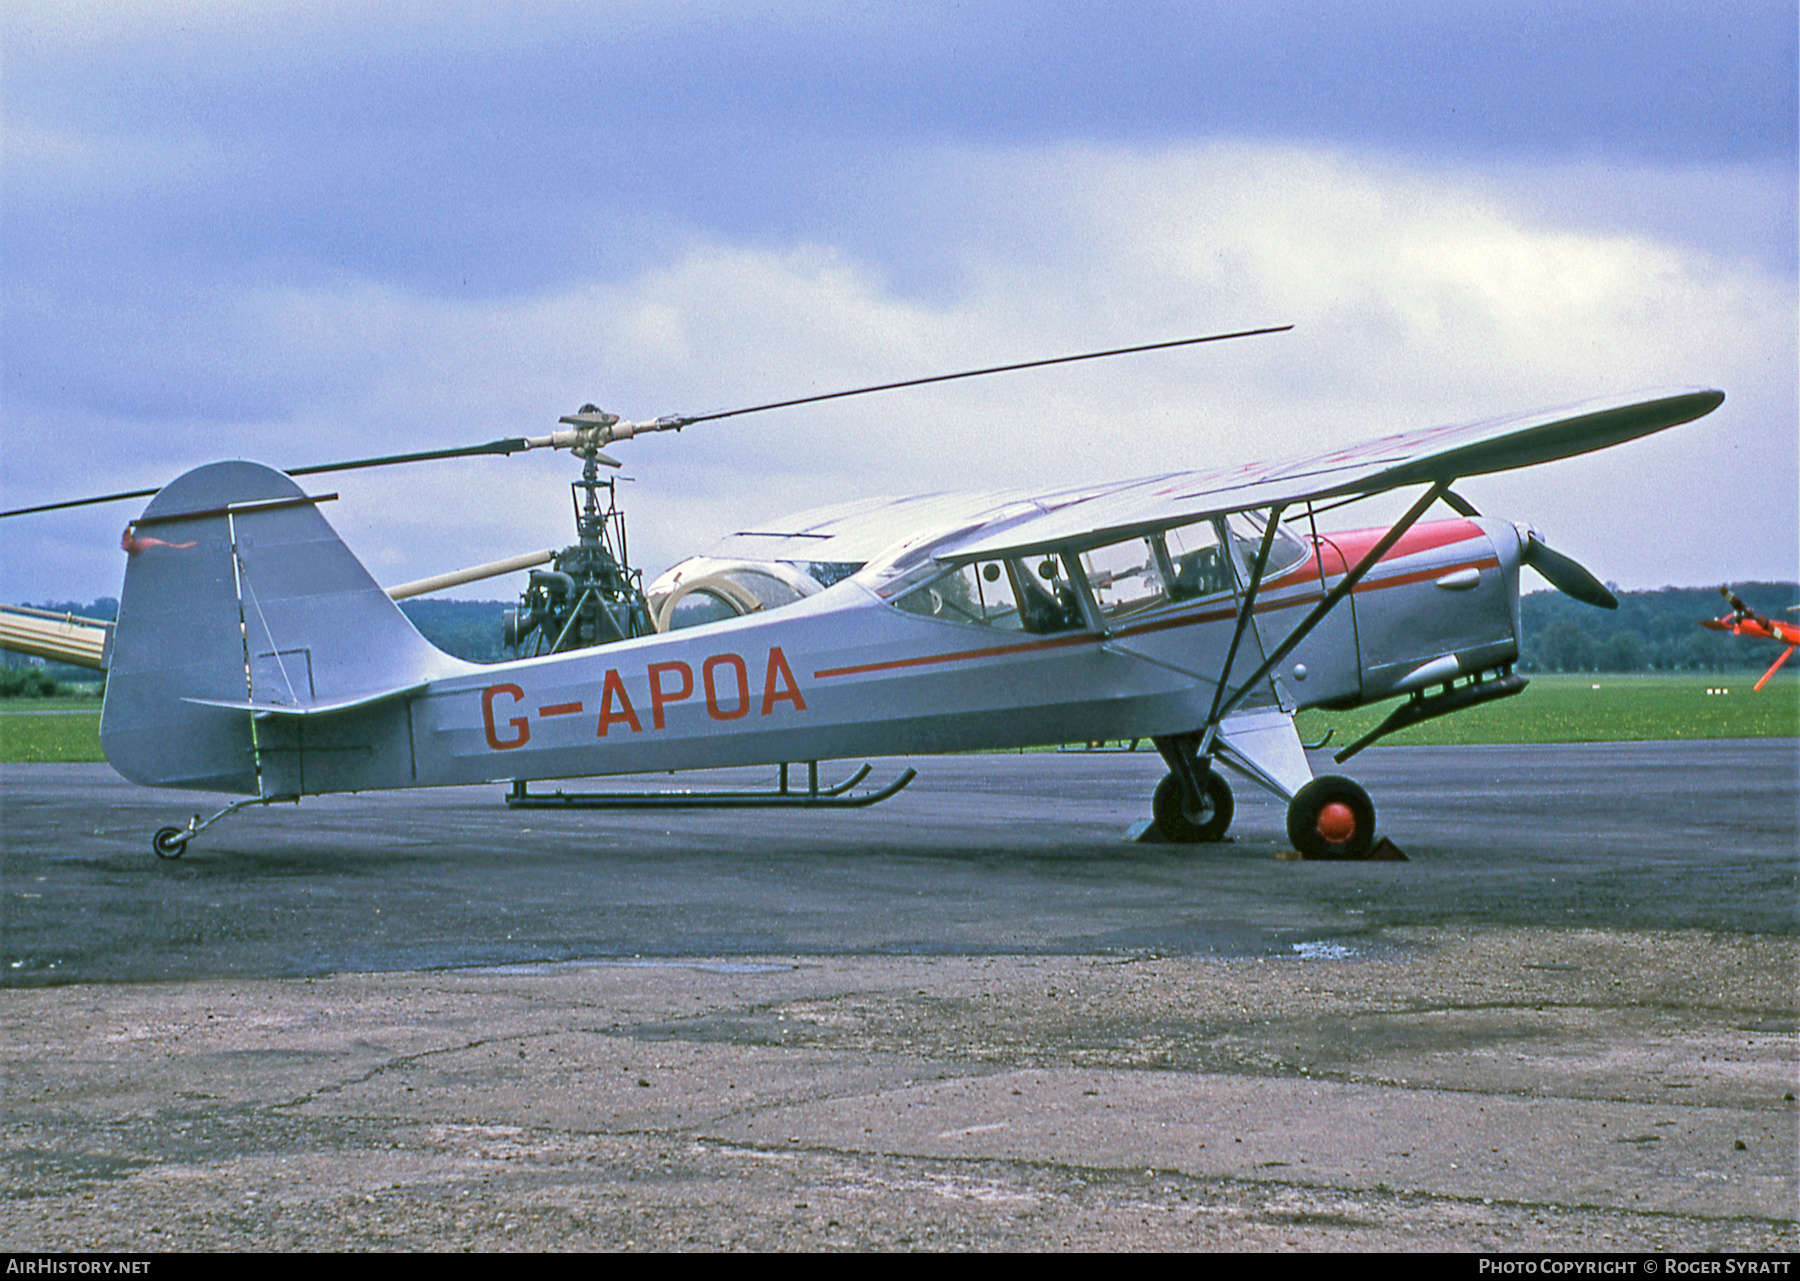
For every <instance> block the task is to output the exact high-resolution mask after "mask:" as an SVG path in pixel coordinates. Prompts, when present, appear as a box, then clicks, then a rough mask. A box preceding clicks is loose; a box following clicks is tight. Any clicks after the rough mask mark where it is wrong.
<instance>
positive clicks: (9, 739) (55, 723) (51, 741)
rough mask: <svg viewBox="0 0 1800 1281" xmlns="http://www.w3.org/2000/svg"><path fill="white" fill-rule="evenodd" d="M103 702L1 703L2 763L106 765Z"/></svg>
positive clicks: (43, 700) (12, 700)
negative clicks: (101, 735)
mask: <svg viewBox="0 0 1800 1281" xmlns="http://www.w3.org/2000/svg"><path fill="white" fill-rule="evenodd" d="M105 759H106V757H105V756H103V755H101V752H100V700H99V699H97V698H9V699H5V700H0V761H103V760H105Z"/></svg>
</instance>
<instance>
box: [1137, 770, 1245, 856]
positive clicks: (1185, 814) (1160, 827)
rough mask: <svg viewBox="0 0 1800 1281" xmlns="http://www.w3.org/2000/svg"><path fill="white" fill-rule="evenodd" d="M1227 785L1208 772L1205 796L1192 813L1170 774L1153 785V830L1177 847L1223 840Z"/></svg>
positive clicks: (1228, 814) (1228, 806) (1228, 819)
mask: <svg viewBox="0 0 1800 1281" xmlns="http://www.w3.org/2000/svg"><path fill="white" fill-rule="evenodd" d="M1231 808H1232V801H1231V785H1230V784H1228V783H1227V782H1226V781H1225V780H1224V779H1222V778H1220V777H1219V776H1218V775H1217V774H1216V773H1213V772H1211V771H1208V773H1207V776H1206V795H1205V796H1203V797H1202V798H1201V805H1200V810H1199V812H1198V813H1195V811H1194V809H1193V807H1192V806H1191V805H1189V804H1188V799H1187V789H1186V788H1185V787H1183V786H1182V785H1181V780H1180V779H1178V778H1176V777H1175V776H1174V775H1173V774H1170V775H1168V776H1167V777H1165V778H1164V779H1163V781H1162V782H1160V783H1158V784H1157V785H1156V795H1155V797H1154V798H1153V799H1152V800H1151V802H1150V812H1151V814H1153V815H1154V816H1155V817H1156V830H1157V831H1159V832H1161V833H1162V834H1163V836H1164V837H1166V838H1167V839H1169V840H1171V841H1174V842H1175V843H1176V844H1177V845H1193V844H1198V843H1200V842H1202V841H1217V840H1221V839H1223V837H1224V835H1225V829H1227V828H1228V827H1230V826H1231Z"/></svg>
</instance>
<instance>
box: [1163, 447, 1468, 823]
mask: <svg viewBox="0 0 1800 1281" xmlns="http://www.w3.org/2000/svg"><path fill="white" fill-rule="evenodd" d="M1452 483H1454V482H1453V480H1452V479H1451V478H1444V479H1441V480H1438V481H1435V482H1434V483H1433V484H1432V486H1431V488H1430V489H1429V490H1427V491H1426V492H1425V494H1424V496H1423V497H1421V498H1420V499H1419V501H1418V502H1416V503H1414V504H1413V505H1412V507H1411V508H1409V509H1408V510H1407V513H1406V514H1405V515H1404V516H1402V517H1401V518H1400V519H1399V520H1398V521H1396V522H1395V523H1394V525H1393V527H1392V528H1390V529H1389V530H1388V532H1387V533H1385V534H1383V535H1382V536H1381V538H1380V540H1379V541H1377V542H1376V544H1375V545H1374V546H1373V547H1371V548H1370V549H1369V551H1368V553H1367V554H1366V555H1364V556H1363V558H1362V559H1361V560H1359V561H1357V562H1356V565H1355V567H1354V568H1352V569H1351V570H1350V572H1349V573H1348V574H1345V575H1344V578H1343V581H1341V582H1340V583H1338V585H1337V586H1336V587H1333V588H1332V589H1331V590H1330V591H1328V592H1326V593H1325V596H1324V598H1323V599H1321V600H1320V601H1319V603H1318V604H1317V605H1315V606H1314V607H1313V608H1312V610H1311V612H1309V613H1308V614H1307V615H1306V617H1305V618H1303V619H1301V620H1300V622H1299V623H1297V624H1296V625H1295V626H1294V629H1293V630H1292V631H1291V632H1289V633H1288V634H1287V637H1286V638H1285V639H1284V640H1283V641H1282V642H1281V643H1280V644H1279V645H1277V646H1276V647H1275V648H1274V650H1273V651H1272V652H1270V654H1269V655H1268V657H1267V658H1265V659H1264V660H1263V663H1262V665H1261V666H1260V667H1258V668H1257V669H1256V671H1255V672H1253V673H1252V674H1251V675H1250V676H1249V677H1248V678H1247V679H1245V680H1244V682H1243V683H1242V684H1240V685H1238V686H1237V687H1236V688H1235V689H1234V690H1233V691H1232V692H1231V693H1230V694H1227V693H1226V692H1225V688H1226V685H1227V684H1228V683H1229V682H1230V680H1231V669H1232V666H1233V664H1234V663H1235V662H1236V661H1237V654H1238V648H1239V645H1240V644H1241V643H1242V641H1243V637H1244V632H1245V631H1246V629H1247V628H1248V627H1249V625H1250V621H1251V615H1252V612H1253V611H1254V610H1255V608H1256V595H1257V592H1258V591H1259V590H1260V589H1261V587H1262V579H1263V571H1264V569H1265V568H1266V567H1267V565H1268V561H1269V551H1270V549H1271V548H1272V547H1273V545H1274V542H1275V530H1276V528H1277V526H1278V525H1279V524H1280V521H1281V512H1282V507H1281V506H1280V505H1276V506H1273V507H1271V508H1269V519H1268V522H1267V523H1266V524H1265V525H1264V527H1263V538H1262V545H1261V546H1260V547H1258V548H1257V552H1256V563H1255V564H1254V565H1252V566H1251V569H1250V581H1249V583H1248V584H1247V585H1246V586H1245V589H1244V596H1243V601H1242V603H1240V604H1239V606H1238V618H1237V626H1236V629H1235V630H1234V631H1233V633H1232V636H1231V647H1230V649H1228V650H1227V651H1226V654H1225V662H1224V666H1223V667H1222V669H1221V670H1220V672H1219V681H1218V685H1217V687H1216V688H1215V689H1214V691H1213V703H1212V710H1211V711H1210V712H1209V713H1208V714H1207V717H1206V723H1205V724H1204V725H1203V726H1201V727H1200V729H1199V730H1198V731H1195V732H1192V733H1187V734H1173V735H1169V736H1167V737H1163V738H1157V739H1154V740H1152V741H1153V742H1155V744H1156V749H1157V751H1159V752H1160V753H1162V757H1163V759H1164V760H1165V761H1167V762H1168V765H1169V769H1170V771H1171V772H1172V773H1173V774H1174V775H1175V777H1176V778H1178V779H1180V780H1181V781H1182V783H1183V785H1184V786H1185V787H1187V788H1188V789H1189V796H1188V799H1189V801H1190V802H1191V803H1192V804H1193V805H1194V806H1195V807H1196V808H1198V807H1199V806H1200V804H1201V801H1200V798H1201V797H1202V796H1204V795H1205V794H1206V783H1207V778H1208V776H1209V775H1210V774H1211V772H1212V760H1213V755H1214V751H1213V748H1214V743H1215V740H1216V739H1217V738H1218V734H1219V727H1220V725H1222V724H1223V723H1224V721H1225V719H1226V718H1227V717H1228V716H1230V715H1231V714H1232V712H1234V711H1236V710H1237V708H1238V706H1239V704H1241V703H1242V702H1243V701H1244V700H1245V699H1246V698H1248V697H1249V696H1250V694H1251V693H1252V691H1254V690H1255V689H1256V687H1257V686H1258V685H1260V684H1261V683H1262V682H1263V681H1264V680H1266V679H1268V676H1269V674H1270V673H1271V672H1273V671H1274V670H1275V668H1276V667H1277V666H1278V665H1279V664H1280V663H1281V661H1282V660H1283V659H1284V658H1286V657H1287V656H1288V655H1289V654H1291V653H1293V652H1294V648H1295V647H1296V646H1297V645H1299V644H1300V642H1301V641H1303V640H1305V639H1306V638H1307V636H1308V635H1309V634H1310V633H1311V632H1312V630H1313V628H1315V627H1317V626H1318V625H1319V624H1320V623H1321V622H1323V621H1324V619H1325V616H1326V615H1327V614H1329V613H1331V611H1332V610H1333V609H1335V608H1336V607H1337V605H1338V602H1340V601H1342V600H1343V599H1344V597H1346V596H1348V595H1349V594H1350V593H1351V592H1352V591H1354V590H1355V588H1356V585H1357V584H1358V583H1360V582H1361V581H1362V580H1363V577H1364V576H1365V575H1366V574H1367V573H1368V572H1369V571H1370V570H1371V569H1373V568H1374V567H1375V566H1376V564H1378V563H1379V562H1380V560H1381V558H1382V557H1383V556H1385V555H1387V554H1388V552H1389V551H1391V550H1392V549H1393V546H1394V544H1395V543H1397V542H1399V541H1400V539H1401V537H1402V536H1403V535H1405V533H1406V531H1407V530H1409V529H1411V528H1412V527H1413V525H1414V524H1416V523H1417V522H1418V519H1419V517H1421V516H1423V515H1424V514H1425V512H1426V511H1427V510H1428V509H1429V508H1430V507H1431V505H1432V504H1433V503H1435V502H1437V501H1438V499H1440V498H1442V497H1443V496H1444V495H1445V494H1446V493H1448V492H1449V489H1450V486H1451V484H1452ZM1257 772H1258V773H1262V771H1260V770H1259V771H1257Z"/></svg>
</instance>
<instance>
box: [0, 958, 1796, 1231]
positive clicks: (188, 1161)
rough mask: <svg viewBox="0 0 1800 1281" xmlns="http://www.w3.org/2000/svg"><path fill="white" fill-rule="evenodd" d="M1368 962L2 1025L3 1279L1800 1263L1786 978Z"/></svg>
mask: <svg viewBox="0 0 1800 1281" xmlns="http://www.w3.org/2000/svg"><path fill="white" fill-rule="evenodd" d="M1367 942H1368V944H1369V946H1367V947H1366V948H1365V949H1364V950H1362V951H1360V952H1358V953H1357V954H1354V955H1351V956H1348V957H1337V958H1322V959H1311V960H1307V959H1299V958H1275V957H1242V958H1207V957H1193V956H1183V957H1155V956H1137V957H1133V956H1119V955H1104V956H1010V957H936V958H928V957H872V956H842V957H831V956H823V957H821V956H809V957H804V958H795V959H788V960H780V959H775V958H768V957H760V958H757V960H756V963H754V964H744V963H714V962H707V961H702V960H694V961H667V962H662V963H656V964H645V963H636V964H633V963H571V964H564V965H536V966H520V967H510V968H501V969H494V970H487V971H467V970H465V971H451V972H437V973H389V974H355V975H341V976H335V977H328V978H318V979H289V980H252V981H220V980H207V981H197V982H189V983H181V984H153V985H139V986H113V987H97V986H84V987H79V988H63V989H56V988H48V989H36V990H14V991H9V992H7V993H5V994H4V1001H3V1003H0V1011H3V1012H4V1014H3V1019H0V1023H3V1027H4V1037H3V1038H0V1046H3V1047H4V1048H3V1049H0V1053H3V1054H4V1062H5V1092H6V1105H7V1124H6V1128H5V1162H6V1176H5V1185H4V1186H5V1192H6V1195H5V1197H4V1198H0V1246H3V1247H4V1248H7V1249H159V1248H174V1249H209V1248H257V1249H273V1250H301V1249H314V1250H317V1249H366V1248H398V1249H456V1248H472V1249H497V1248H517V1249H559V1248H609V1247H640V1248H759V1247H760V1248H782V1249H793V1248H808V1247H821V1248H830V1247H846V1248H883V1247H931V1248H940V1247H941V1248H984V1249H995V1248H1034V1247H1073V1248H1094V1249H1124V1248H1139V1249H1142V1248H1184V1247H1201V1248H1287V1247H1295V1248H1308V1249H1334V1248H1342V1249H1362V1248H1387V1249H1411V1248H1448V1249H1470V1248H1475V1249H1509V1250H1519V1249H1540V1248H1542V1249H1630V1250H1637V1249H1660V1248H1678V1249H1707V1248H1720V1249H1755V1250H1793V1249H1795V1248H1796V1247H1797V1246H1800V1234H1797V1232H1796V1206H1797V1204H1800V1189H1797V1187H1796V1152H1797V1151H1800V1128H1797V1127H1800V1111H1797V1106H1800V1105H1797V1104H1796V1103H1795V1100H1794V1094H1795V1091H1796V1079H1795V1078H1796V1036H1795V1028H1796V1008H1795V1007H1796V1000H1795V976H1796V963H1797V961H1800V956H1797V951H1800V949H1797V946H1796V942H1795V941H1794V940H1792V939H1783V938H1770V937H1756V936H1748V937H1746V936H1717V935H1707V934H1701V933H1695V932H1682V933H1655V932H1634V933H1623V932H1607V931H1598V930H1578V931H1555V930H1547V929H1530V928H1472V927H1471V928H1443V927H1411V928H1393V929H1387V930H1383V931H1380V932H1379V933H1377V934H1375V935H1374V936H1373V937H1372V938H1371V939H1369V940H1368V941H1367ZM722 960H723V958H722Z"/></svg>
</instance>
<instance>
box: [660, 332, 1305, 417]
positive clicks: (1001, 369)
mask: <svg viewBox="0 0 1800 1281" xmlns="http://www.w3.org/2000/svg"><path fill="white" fill-rule="evenodd" d="M1292 328H1293V326H1292V325H1273V326H1270V327H1268V328H1265V329H1240V330H1237V331H1235V332H1233V333H1229V334H1207V335H1205V336H1204V337H1200V338H1177V339H1174V340H1173V341H1171V342H1152V343H1142V344H1140V345H1138V346H1136V347H1113V348H1111V349H1109V350H1107V351H1088V352H1082V353H1081V354H1080V355H1077V356H1052V357H1050V358H1049V359H1048V360H1025V361H1020V362H1019V363H1017V364H1012V365H989V366H988V367H987V368H985V369H965V370H963V371H962V372H960V373H955V374H933V375H931V376H930V377H929V378H907V379H903V380H901V381H900V382H893V383H877V384H875V385H874V386H872V387H852V388H851V389H850V390H848V391H828V392H825V393H824V394H822V395H818V396H800V397H798V398H796V399H794V400H774V401H770V402H769V403H768V404H766V405H751V406H749V407H748V408H745V409H726V410H721V411H720V412H718V413H716V414H692V415H682V416H681V417H680V418H679V420H678V421H679V422H680V424H681V426H682V427H685V426H687V425H688V424H689V423H706V422H712V421H714V420H715V419H719V418H736V417H737V416H738V415H740V414H760V413H762V412H763V411H764V410H766V409H787V408H789V407H791V406H793V405H811V404H815V403H817V402H818V401H821V400H842V399H843V398H844V397H846V396H866V395H868V394H869V393H871V392H877V391H893V390H895V389H896V388H900V387H923V386H925V385H926V384H927V383H947V382H952V381H954V380H956V379H958V378H980V377H982V376H983V375H984V374H1007V373H1012V372H1013V371H1014V370H1019V369H1042V368H1043V367H1044V366H1046V365H1069V364H1073V363H1075V362H1076V361H1078V360H1099V359H1101V358H1102V357H1105V356H1128V355H1131V354H1133V353H1134V352H1140V351H1162V350H1164V349H1166V348H1169V347H1192V346H1194V345H1195V344H1196V343H1203V342H1224V341H1226V340H1227V339H1231V338H1253V337H1256V336H1257V335H1259V334H1280V333H1286V332H1287V331H1288V330H1290V329H1292ZM657 421H658V422H659V423H661V422H667V421H671V420H668V419H658V420H657ZM680 429H681V428H680V427H676V428H675V430H677V431H679V430H680ZM659 430H667V428H659Z"/></svg>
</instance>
